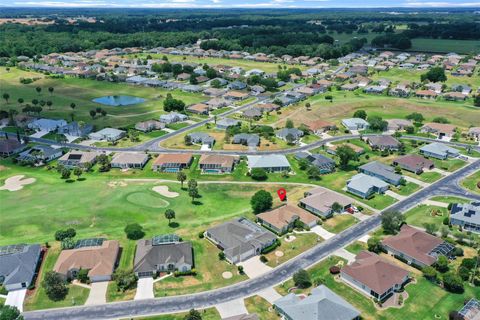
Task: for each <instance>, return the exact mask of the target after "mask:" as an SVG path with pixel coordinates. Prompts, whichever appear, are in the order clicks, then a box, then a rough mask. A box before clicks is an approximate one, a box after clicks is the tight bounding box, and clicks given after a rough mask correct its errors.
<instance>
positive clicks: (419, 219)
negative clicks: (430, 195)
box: [405, 204, 449, 228]
mask: <svg viewBox="0 0 480 320" xmlns="http://www.w3.org/2000/svg"><path fill="white" fill-rule="evenodd" d="M448 215H449V214H448V210H447V208H442V207H437V206H427V205H425V204H421V205H419V206H417V207H415V208H413V209H410V210H409V211H407V212H406V213H405V218H406V221H407V223H408V224H411V225H413V226H417V227H422V228H423V227H424V224H425V223H434V224H436V225H437V226H438V227H440V226H442V225H443V219H444V218H445V217H448Z"/></svg>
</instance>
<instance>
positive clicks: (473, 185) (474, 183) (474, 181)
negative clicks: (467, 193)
mask: <svg viewBox="0 0 480 320" xmlns="http://www.w3.org/2000/svg"><path fill="white" fill-rule="evenodd" d="M478 183H480V171H477V172H475V173H474V174H472V175H471V176H468V177H467V178H465V180H463V181H462V186H464V187H465V188H467V189H468V190H471V191H473V192H476V193H480V188H479V187H478Z"/></svg>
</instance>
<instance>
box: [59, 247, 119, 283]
mask: <svg viewBox="0 0 480 320" xmlns="http://www.w3.org/2000/svg"><path fill="white" fill-rule="evenodd" d="M119 252H120V244H119V242H118V241H116V240H105V239H101V238H97V239H84V240H79V241H77V244H76V245H75V247H74V248H73V249H68V250H62V251H61V252H60V255H59V256H58V259H57V262H56V263H55V266H54V267H53V271H55V272H56V273H58V274H60V275H62V276H63V277H64V278H65V279H75V278H76V277H77V275H78V272H79V271H80V269H87V270H88V278H89V279H90V281H91V282H98V281H110V280H111V279H112V274H113V271H114V270H115V266H116V264H117V258H118V254H119Z"/></svg>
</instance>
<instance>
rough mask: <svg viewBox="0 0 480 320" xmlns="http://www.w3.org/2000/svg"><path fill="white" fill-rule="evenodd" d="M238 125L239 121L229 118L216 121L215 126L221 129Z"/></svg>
mask: <svg viewBox="0 0 480 320" xmlns="http://www.w3.org/2000/svg"><path fill="white" fill-rule="evenodd" d="M239 123H240V121H238V120H235V119H230V118H224V119H220V120H218V121H217V126H221V127H231V126H236V125H238V124H239Z"/></svg>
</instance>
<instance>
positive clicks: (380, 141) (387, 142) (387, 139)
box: [368, 135, 400, 148]
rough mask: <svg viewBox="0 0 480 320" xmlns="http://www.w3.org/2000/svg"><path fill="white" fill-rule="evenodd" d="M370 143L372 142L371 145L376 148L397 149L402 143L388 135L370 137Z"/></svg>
mask: <svg viewBox="0 0 480 320" xmlns="http://www.w3.org/2000/svg"><path fill="white" fill-rule="evenodd" d="M368 141H369V142H370V145H372V146H374V147H380V148H381V147H393V148H397V147H398V146H400V142H399V141H398V140H397V139H395V138H394V137H392V136H387V135H379V136H373V137H368Z"/></svg>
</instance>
